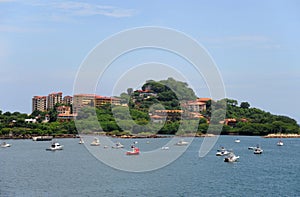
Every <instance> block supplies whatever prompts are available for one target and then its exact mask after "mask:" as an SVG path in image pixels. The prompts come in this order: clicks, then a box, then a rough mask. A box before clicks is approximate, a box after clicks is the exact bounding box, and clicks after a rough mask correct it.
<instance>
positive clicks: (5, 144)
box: [0, 142, 11, 148]
mask: <svg viewBox="0 0 300 197" xmlns="http://www.w3.org/2000/svg"><path fill="white" fill-rule="evenodd" d="M0 146H1V148H7V147H10V146H11V144H8V143H6V142H2V143H1V145H0Z"/></svg>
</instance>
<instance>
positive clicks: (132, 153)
mask: <svg viewBox="0 0 300 197" xmlns="http://www.w3.org/2000/svg"><path fill="white" fill-rule="evenodd" d="M138 154H140V149H139V148H136V147H134V148H132V151H127V152H126V155H138Z"/></svg>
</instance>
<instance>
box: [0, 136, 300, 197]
mask: <svg viewBox="0 0 300 197" xmlns="http://www.w3.org/2000/svg"><path fill="white" fill-rule="evenodd" d="M236 138H237V137H234V136H221V137H220V138H219V139H218V142H217V143H216V145H215V147H214V148H213V149H212V151H210V152H209V153H208V155H207V156H206V157H204V158H199V156H198V151H199V148H200V145H201V142H202V141H203V139H202V138H196V139H194V141H193V143H192V144H191V145H190V147H189V148H188V150H187V151H186V152H185V153H184V154H183V155H182V156H181V157H180V158H179V159H177V160H176V161H175V162H173V163H171V164H170V165H168V166H166V167H164V168H161V169H158V170H155V171H150V172H141V173H132V172H124V171H120V170H116V169H113V168H111V167H109V166H106V165H105V164H103V163H102V162H100V161H98V160H97V159H96V158H94V157H93V156H92V155H91V154H90V153H89V152H88V151H87V149H86V148H85V146H83V145H80V144H78V141H79V140H78V139H58V142H60V143H61V144H63V145H64V150H62V151H56V152H51V151H46V150H45V149H46V148H47V147H48V146H49V145H50V142H34V141H32V140H6V142H8V143H11V144H12V147H10V148H0V177H1V178H0V196H1V197H2V196H3V197H4V196H300V185H299V184H300V151H299V150H300V139H283V141H284V146H282V147H279V146H276V142H277V141H278V139H265V138H261V137H245V136H239V139H240V140H241V142H240V143H234V140H235V139H236ZM116 140H117V141H121V143H123V144H125V145H128V144H130V143H132V142H133V140H132V139H127V140H121V139H114V141H116ZM0 141H3V140H0ZM147 141H148V143H146V142H147ZM166 141H168V139H165V138H164V139H138V144H139V147H140V148H141V151H143V149H144V150H146V149H151V147H152V146H153V147H154V146H156V145H157V144H164V143H165V142H166ZM256 144H260V145H261V147H262V148H263V150H264V152H263V154H262V155H254V154H253V151H251V150H248V147H249V146H255V145H256ZM220 146H224V147H226V148H227V149H232V150H234V152H235V154H236V155H239V156H240V160H239V162H236V163H225V162H223V157H217V156H215V153H216V150H217V149H219V147H220ZM99 148H103V147H101V146H100V147H99ZM170 149H172V147H170ZM108 151H113V150H108ZM153 159H154V160H155V159H156V158H153Z"/></svg>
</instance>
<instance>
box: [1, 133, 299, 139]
mask: <svg viewBox="0 0 300 197" xmlns="http://www.w3.org/2000/svg"><path fill="white" fill-rule="evenodd" d="M96 135H99V134H96ZM101 135H102V136H107V137H112V138H122V139H143V138H172V137H200V138H202V137H215V136H216V135H214V134H187V135H159V134H158V135H157V134H153V135H121V136H117V135H103V134H101ZM101 135H99V136H101ZM44 136H46V135H44ZM50 136H52V137H53V138H56V139H59V138H80V135H79V134H62V135H50ZM224 136H225V135H224ZM230 136H242V135H230ZM249 136H254V135H249ZM256 136H258V137H263V138H300V134H292V133H290V134H281V133H276V134H268V135H265V136H259V135H256ZM33 137H37V135H20V136H0V139H1V140H6V139H12V140H21V139H32V138H33Z"/></svg>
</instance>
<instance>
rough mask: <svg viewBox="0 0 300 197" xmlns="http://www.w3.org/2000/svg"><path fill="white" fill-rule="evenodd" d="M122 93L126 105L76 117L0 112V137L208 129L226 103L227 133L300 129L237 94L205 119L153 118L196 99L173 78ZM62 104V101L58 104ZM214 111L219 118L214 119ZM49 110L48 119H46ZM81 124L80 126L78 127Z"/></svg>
mask: <svg viewBox="0 0 300 197" xmlns="http://www.w3.org/2000/svg"><path fill="white" fill-rule="evenodd" d="M120 98H122V100H123V104H124V103H126V104H128V107H124V106H113V107H112V106H111V105H103V106H102V107H101V108H96V109H95V108H93V107H85V108H82V109H81V110H80V111H79V113H78V117H77V120H76V122H74V121H70V122H58V121H57V120H56V116H57V112H56V108H54V109H53V110H50V111H48V112H39V111H35V112H33V113H32V114H31V115H27V114H21V113H19V112H14V113H10V112H5V113H2V111H0V136H17V137H26V136H32V135H61V134H76V133H77V131H76V129H77V130H78V131H80V132H85V133H89V132H105V133H106V134H110V135H124V134H126V135H128V134H150V133H151V134H156V133H158V134H175V133H176V134H189V133H195V132H196V133H199V134H205V133H206V132H207V129H208V127H209V124H208V122H210V123H212V124H220V123H219V121H220V120H224V117H223V116H222V114H224V108H222V107H224V106H226V107H227V110H226V117H225V118H226V119H230V120H231V122H230V123H228V122H227V123H228V124H227V123H226V122H224V126H223V129H222V134H239V135H266V134H269V133H299V134H300V129H299V125H298V124H297V122H296V121H295V120H293V119H291V118H289V117H287V116H280V115H273V114H271V113H269V112H265V111H263V110H260V109H257V108H251V107H250V104H249V103H248V102H241V103H240V104H238V101H236V100H232V99H222V100H220V101H216V102H214V101H208V102H207V103H206V110H205V111H202V112H201V114H202V115H203V117H204V118H200V119H199V118H188V119H182V118H181V116H175V117H169V115H167V118H166V120H165V121H163V122H162V123H157V122H154V121H153V120H151V118H150V116H149V114H153V112H154V111H155V110H161V109H167V110H178V109H181V108H182V106H181V104H182V103H184V102H185V101H190V100H195V99H196V95H195V93H194V92H193V90H192V89H190V88H189V87H188V84H186V83H184V82H179V81H175V80H174V79H172V78H169V79H167V80H162V81H158V82H156V81H153V80H150V81H147V82H146V83H145V84H144V85H143V86H142V90H139V91H137V90H136V91H134V90H133V89H132V88H128V90H127V93H122V94H121V95H120ZM57 106H58V105H57ZM212 110H215V111H214V114H216V116H217V117H218V116H219V118H216V120H215V122H214V120H211V119H210V117H211V113H212ZM46 114H47V115H49V117H50V120H49V122H44V121H43V120H45V116H46ZM28 118H37V120H38V123H26V122H25V121H24V120H25V119H28ZM75 123H76V127H75Z"/></svg>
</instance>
